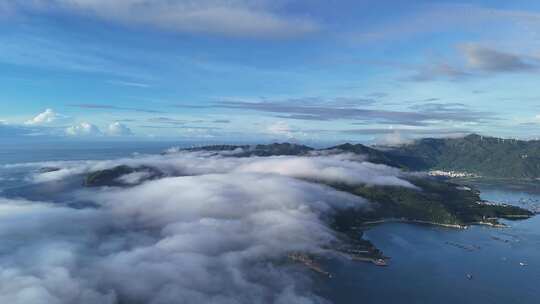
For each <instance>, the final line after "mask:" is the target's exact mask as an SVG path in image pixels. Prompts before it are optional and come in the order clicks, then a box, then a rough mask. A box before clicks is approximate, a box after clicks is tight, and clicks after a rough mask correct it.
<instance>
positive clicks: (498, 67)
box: [463, 44, 539, 73]
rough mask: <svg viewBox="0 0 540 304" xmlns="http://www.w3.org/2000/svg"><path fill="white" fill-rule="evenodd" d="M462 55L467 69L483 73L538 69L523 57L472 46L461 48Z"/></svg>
mask: <svg viewBox="0 0 540 304" xmlns="http://www.w3.org/2000/svg"><path fill="white" fill-rule="evenodd" d="M463 53H464V55H465V58H466V59H467V65H468V67H469V68H472V69H476V70H480V71H484V72H500V73H503V72H524V71H534V70H537V69H538V67H539V66H538V65H537V64H533V63H531V62H527V60H526V59H525V58H524V57H521V56H518V55H515V54H510V53H505V52H501V51H497V50H493V49H489V48H485V47H482V46H479V45H474V44H473V45H465V46H463Z"/></svg>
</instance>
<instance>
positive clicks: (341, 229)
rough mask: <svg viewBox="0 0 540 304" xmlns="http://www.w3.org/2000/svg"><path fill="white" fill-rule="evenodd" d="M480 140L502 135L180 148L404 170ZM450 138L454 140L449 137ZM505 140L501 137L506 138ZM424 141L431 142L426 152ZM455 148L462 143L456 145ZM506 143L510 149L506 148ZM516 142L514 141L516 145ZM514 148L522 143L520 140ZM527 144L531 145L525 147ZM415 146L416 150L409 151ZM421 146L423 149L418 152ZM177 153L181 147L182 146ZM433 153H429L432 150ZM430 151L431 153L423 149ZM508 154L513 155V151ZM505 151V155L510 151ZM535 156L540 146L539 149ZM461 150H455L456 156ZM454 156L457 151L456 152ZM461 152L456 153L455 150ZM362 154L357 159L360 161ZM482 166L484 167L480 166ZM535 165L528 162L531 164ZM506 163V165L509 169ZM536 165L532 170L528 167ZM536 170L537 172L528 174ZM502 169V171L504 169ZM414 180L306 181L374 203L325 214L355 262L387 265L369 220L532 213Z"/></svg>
mask: <svg viewBox="0 0 540 304" xmlns="http://www.w3.org/2000/svg"><path fill="white" fill-rule="evenodd" d="M484 140H485V141H486V142H487V143H483V146H484V147H483V148H482V147H477V149H474V150H473V151H484V150H485V146H486V145H491V144H497V145H499V144H500V142H499V141H497V140H493V139H490V138H487V139H483V138H481V137H479V136H477V135H471V136H467V137H465V138H463V139H459V140H458V139H445V140H427V141H426V140H422V141H421V142H420V143H416V144H413V145H412V146H407V147H399V148H392V149H377V148H374V147H368V146H365V145H361V144H356V145H353V144H343V145H339V146H334V147H330V148H325V149H314V148H311V147H308V146H304V145H298V144H291V143H274V144H269V145H255V146H248V145H240V146H236V145H214V146H203V147H195V148H188V149H185V150H184V151H191V152H193V151H204V152H216V153H218V152H219V153H222V152H227V153H224V154H223V153H222V154H221V155H225V157H251V156H258V157H268V156H283V155H295V156H305V157H310V156H313V155H317V154H318V153H319V155H320V153H327V154H328V153H354V154H358V155H362V156H364V158H365V160H367V161H369V162H373V163H377V164H384V165H387V166H392V167H397V168H400V169H402V170H403V171H404V172H411V171H416V170H417V169H418V170H430V169H434V168H439V169H456V170H464V169H468V168H469V167H462V166H461V165H458V164H464V165H463V166H465V164H466V163H467V162H468V161H472V159H473V158H474V157H478V158H481V157H485V156H484V154H483V153H481V152H478V153H476V152H474V153H476V154H474V155H477V156H474V157H472V156H464V158H466V160H461V161H460V160H457V159H454V160H453V162H452V165H450V163H449V161H448V159H449V158H450V157H451V156H448V155H450V154H452V153H456V154H457V153H458V152H459V151H460V150H459V149H465V148H466V149H469V145H476V144H477V142H478V141H484ZM453 141H456V142H453ZM443 144H444V146H445V147H446V146H452V147H454V148H453V150H452V149H450V150H448V151H441V149H443V148H441V147H440V145H443ZM505 145H506V144H505ZM511 145H518V146H522V145H523V144H521V143H512V144H511ZM425 146H429V147H430V150H429V151H428V149H427V148H425ZM460 147H461V148H460ZM509 149H510V148H509ZM516 149H517V148H516ZM519 149H524V148H523V147H521V148H519ZM531 149H532V148H531ZM411 151H416V152H414V153H413V152H411ZM418 151H421V152H418ZM180 152H181V151H180ZM435 154H436V155H439V156H433V155H435ZM427 155H429V157H428V156H427ZM512 155H513V154H512ZM512 155H510V156H509V157H512ZM534 155H540V152H539V153H538V154H534ZM458 156H459V155H458ZM455 157H457V156H455ZM428 158H429V159H431V158H433V159H436V160H438V161H436V162H430V163H427V162H426V161H423V159H428ZM457 158H459V157H457ZM527 158H528V159H529V160H535V159H536V158H537V156H533V154H530V155H529V156H528V157H527ZM359 161H360V160H359ZM483 163H484V165H482V166H481V167H479V166H471V167H470V168H471V171H474V172H478V173H482V174H486V172H491V171H493V172H503V171H500V170H495V171H494V169H487V168H488V167H489V166H490V164H491V161H484V162H483ZM482 168H483V169H482ZM533 169H534V168H533ZM509 170H510V169H509ZM534 170H536V169H534ZM534 170H532V171H531V170H526V171H525V173H523V172H516V171H513V170H510V171H504V172H507V173H508V172H510V173H511V174H512V175H516V176H529V175H530V174H532V173H530V172H536V171H534ZM134 173H144V175H141V176H142V177H143V178H141V179H140V180H139V181H137V182H136V183H125V182H123V181H122V177H123V176H126V175H132V174H134ZM534 174H536V173H534ZM503 175H506V173H505V174H503ZM164 176H166V175H165V174H164V173H163V172H161V171H160V170H158V169H157V168H152V167H147V166H143V167H130V166H127V165H121V166H117V167H114V168H110V169H105V170H99V171H95V172H91V173H89V174H88V175H87V176H86V178H85V182H84V185H85V186H88V187H100V186H119V187H127V186H132V185H136V184H138V183H140V182H144V181H145V180H151V179H156V178H161V177H164ZM403 178H405V179H406V180H407V181H409V182H410V183H411V184H412V185H414V187H399V186H377V185H367V184H357V185H349V184H340V183H329V182H328V181H317V180H309V181H310V182H315V183H321V184H324V185H326V186H329V187H332V188H334V189H337V190H340V191H344V192H348V193H350V194H353V195H356V196H359V197H362V198H364V199H366V200H368V201H369V202H371V203H372V208H370V209H369V210H364V209H354V208H350V209H345V210H340V211H336V212H335V213H334V214H332V216H330V217H329V218H328V219H326V220H327V221H328V225H329V226H330V227H331V228H332V229H333V230H334V231H335V232H336V234H337V235H338V238H339V241H338V242H336V244H334V245H333V246H332V248H328V249H329V250H331V251H333V252H335V253H336V254H338V255H341V256H344V257H346V258H349V259H351V260H355V261H364V262H370V263H373V264H375V265H378V266H385V265H387V264H388V263H387V262H388V259H389V258H388V257H386V256H385V255H384V254H383V252H381V251H380V250H379V249H377V248H376V247H375V246H374V245H373V244H372V243H371V242H369V241H368V240H366V239H364V238H363V234H364V231H365V230H366V229H368V228H369V226H370V225H374V224H378V223H383V222H389V221H400V222H410V223H417V224H424V225H438V226H443V227H448V228H459V229H466V228H467V227H468V226H470V225H488V226H491V227H504V226H505V225H504V224H503V223H501V222H500V219H506V220H519V219H526V218H530V217H531V216H533V215H534V212H532V211H530V210H527V209H524V208H520V207H516V206H511V205H506V204H500V203H495V202H489V201H485V200H482V199H481V198H480V192H479V191H478V190H476V189H475V187H474V186H473V185H469V184H467V183H466V182H464V183H457V182H455V181H453V180H452V179H450V178H448V176H444V175H442V176H441V175H437V174H427V173H425V174H404V177H403ZM289 259H290V260H291V261H294V262H297V263H302V264H304V265H305V266H306V267H308V268H309V269H312V270H314V271H316V272H318V273H321V274H324V275H327V276H329V274H328V273H327V272H326V271H324V270H323V268H322V267H321V266H320V265H319V264H318V263H317V262H316V259H317V258H316V257H311V256H309V255H306V254H304V253H298V252H294V253H290V254H289Z"/></svg>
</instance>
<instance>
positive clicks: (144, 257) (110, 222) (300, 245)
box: [0, 152, 412, 304]
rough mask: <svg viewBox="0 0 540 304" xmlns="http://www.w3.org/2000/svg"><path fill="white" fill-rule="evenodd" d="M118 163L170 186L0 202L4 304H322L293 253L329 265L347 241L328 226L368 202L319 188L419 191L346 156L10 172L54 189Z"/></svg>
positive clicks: (157, 161) (142, 162)
mask: <svg viewBox="0 0 540 304" xmlns="http://www.w3.org/2000/svg"><path fill="white" fill-rule="evenodd" d="M121 164H124V165H129V166H150V167H153V168H157V169H159V170H161V171H162V172H164V173H165V174H166V175H167V177H164V178H161V179H158V180H151V181H145V182H143V183H141V184H137V183H138V182H140V181H141V179H143V178H144V176H128V177H123V178H124V179H125V180H126V181H127V182H126V184H129V185H130V186H129V187H102V188H86V189H74V190H73V193H74V195H73V198H74V199H77V200H80V201H84V202H91V203H92V204H90V205H89V207H87V208H71V207H69V206H68V205H66V204H60V203H55V202H42V201H29V200H25V199H23V198H10V199H7V198H0V237H1V239H2V242H1V243H0V303H15V304H17V303H21V304H23V303H24V304H42V303H43V304H68V303H81V304H94V303H100V304H101V303H104V304H107V303H111V304H112V303H130V304H132V303H133V304H137V303H150V304H166V303H167V304H168V303H325V302H326V301H325V300H324V299H322V298H320V297H319V296H317V295H316V294H315V293H313V291H312V290H313V289H312V288H311V287H312V283H313V282H312V278H311V277H310V275H309V272H308V271H307V270H306V269H303V268H302V267H300V266H299V265H294V264H291V263H287V258H286V257H287V254H288V253H291V252H306V253H311V254H315V255H318V256H331V255H332V254H333V253H332V250H331V249H330V248H332V244H335V243H336V242H339V240H338V237H337V236H336V234H335V232H334V231H332V230H331V229H330V228H329V227H328V223H327V221H326V218H327V217H328V216H329V215H331V214H332V212H334V211H336V210H339V209H341V208H351V207H352V208H368V205H369V203H368V202H366V201H365V200H364V199H362V198H360V197H358V196H354V195H351V194H347V193H344V192H340V191H337V190H335V189H333V188H331V187H328V186H325V185H323V184H320V183H314V182H311V181H314V180H316V181H323V182H339V183H346V184H352V185H354V184H373V185H396V186H404V187H412V185H411V184H409V183H408V182H407V181H405V180H403V179H402V178H401V173H400V171H399V170H397V169H394V168H390V167H386V166H383V165H375V164H371V163H368V162H364V161H361V160H360V159H358V158H357V157H356V156H354V155H348V154H337V155H315V156H310V157H295V156H283V157H242V158H240V157H229V156H227V155H221V154H219V153H208V152H178V153H169V154H165V155H145V156H138V157H133V158H125V159H117V160H109V161H72V162H46V163H33V164H19V165H7V166H4V167H3V168H2V169H9V168H19V169H20V168H25V169H27V170H28V172H29V173H28V175H27V181H28V182H31V183H41V184H45V185H47V184H54V183H57V182H59V181H62V180H66V179H72V178H75V177H76V176H80V175H82V174H86V173H88V172H92V171H95V170H101V169H107V168H113V167H115V166H118V165H121ZM40 167H54V168H56V169H59V170H57V171H52V172H39V171H38V170H36V168H40ZM134 184H137V185H134ZM133 185H134V186H133Z"/></svg>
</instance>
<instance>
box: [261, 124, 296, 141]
mask: <svg viewBox="0 0 540 304" xmlns="http://www.w3.org/2000/svg"><path fill="white" fill-rule="evenodd" d="M265 131H266V133H268V134H271V135H278V136H285V137H289V138H291V137H293V132H292V130H291V127H290V126H289V124H287V123H286V122H285V121H277V122H275V123H272V124H271V125H269V126H267V127H266V130H265Z"/></svg>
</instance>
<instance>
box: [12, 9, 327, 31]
mask: <svg viewBox="0 0 540 304" xmlns="http://www.w3.org/2000/svg"><path fill="white" fill-rule="evenodd" d="M18 2H19V5H23V6H24V7H27V8H28V7H30V8H33V9H37V10H53V11H54V10H68V11H72V12H76V13H80V14H91V15H95V16H97V17H100V18H104V19H107V20H112V21H116V22H120V23H124V24H135V25H142V26H153V27H157V28H163V29H168V30H174V31H179V32H195V33H212V34H221V35H227V36H242V37H256V38H268V37H272V38H279V37H294V36H298V35H303V34H306V33H311V32H314V31H316V30H318V28H319V26H318V25H317V23H315V22H314V21H313V20H311V19H309V18H306V17H294V16H289V15H281V14H279V13H278V12H276V10H275V8H276V7H278V5H277V4H278V3H277V2H271V1H266V0H265V1H250V0H233V1H220V0H198V1H191V0H172V1H171V0H154V1H149V0H121V1H109V0H56V1H46V0H45V1H37V2H36V1H32V2H30V3H28V2H27V1H18Z"/></svg>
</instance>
